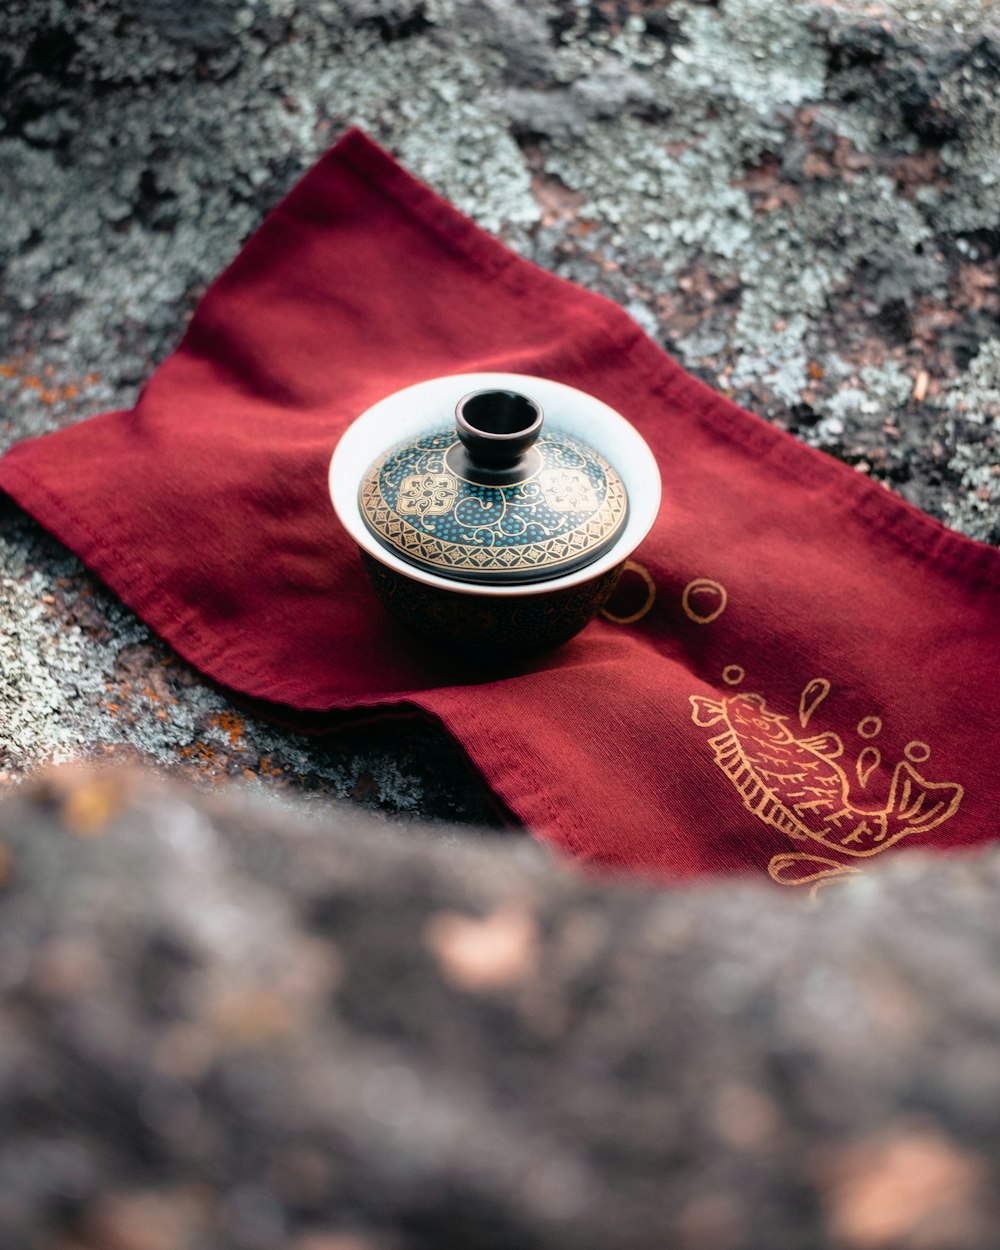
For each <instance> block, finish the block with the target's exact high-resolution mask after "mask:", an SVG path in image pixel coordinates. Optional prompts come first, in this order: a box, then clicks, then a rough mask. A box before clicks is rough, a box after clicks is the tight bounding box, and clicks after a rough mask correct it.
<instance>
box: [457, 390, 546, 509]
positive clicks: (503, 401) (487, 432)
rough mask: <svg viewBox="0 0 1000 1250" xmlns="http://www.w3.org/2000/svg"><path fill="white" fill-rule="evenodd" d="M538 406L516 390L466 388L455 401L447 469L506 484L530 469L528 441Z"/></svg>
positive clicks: (537, 426)
mask: <svg viewBox="0 0 1000 1250" xmlns="http://www.w3.org/2000/svg"><path fill="white" fill-rule="evenodd" d="M542 420H543V415H542V407H541V404H539V403H537V402H536V401H535V400H533V399H529V398H528V396H527V395H522V394H520V392H518V391H507V390H483V391H471V392H470V393H469V394H468V395H465V396H463V397H462V398H461V399H460V400H459V401H458V403H457V404H456V406H455V428H456V430H457V432H458V437H459V440H460V444H459V445H458V446H456V447H455V448H454V449H453V455H454V458H452V457H449V460H450V466H451V468H452V469H453V470H454V471H455V472H456V473H458V474H459V476H461V477H464V478H467V479H468V480H469V481H472V482H481V483H483V484H489V485H492V486H509V485H511V484H512V483H514V482H520V481H523V480H524V479H525V478H527V477H530V476H531V474H532V473H534V472H535V471H536V469H537V468H538V465H537V463H536V460H537V454H532V453H531V450H530V449H531V447H532V444H533V443H534V442H535V439H537V438H538V435H539V433H540V431H541V428H542Z"/></svg>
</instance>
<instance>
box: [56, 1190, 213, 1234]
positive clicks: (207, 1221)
mask: <svg viewBox="0 0 1000 1250" xmlns="http://www.w3.org/2000/svg"><path fill="white" fill-rule="evenodd" d="M212 1222H213V1215H212V1196H211V1195H210V1194H209V1193H208V1192H207V1191H206V1190H202V1189H200V1188H199V1187H197V1186H194V1185H190V1186H186V1185H176V1186H173V1187H172V1188H170V1189H165V1190H119V1191H117V1192H111V1193H106V1194H102V1195H101V1196H100V1197H99V1198H97V1199H96V1200H95V1201H93V1202H92V1203H90V1205H89V1206H87V1207H86V1208H85V1210H84V1211H83V1213H82V1214H81V1216H80V1217H79V1220H78V1223H79V1226H80V1231H81V1233H82V1235H83V1240H82V1242H76V1241H74V1242H73V1243H72V1244H73V1245H74V1246H79V1247H80V1250H92V1248H94V1247H97V1246H100V1247H101V1248H102V1250H184V1247H185V1246H190V1245H193V1244H194V1243H195V1242H197V1243H199V1244H201V1243H202V1242H203V1241H204V1239H205V1238H206V1237H207V1236H208V1232H209V1228H210V1225H211V1224H212ZM60 1244H61V1243H60Z"/></svg>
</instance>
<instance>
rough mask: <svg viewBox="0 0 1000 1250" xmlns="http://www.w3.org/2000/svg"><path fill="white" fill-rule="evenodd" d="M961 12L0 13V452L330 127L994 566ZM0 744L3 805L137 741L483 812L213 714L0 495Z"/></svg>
mask: <svg viewBox="0 0 1000 1250" xmlns="http://www.w3.org/2000/svg"><path fill="white" fill-rule="evenodd" d="M994 16H995V15H994V11H993V5H992V4H991V3H982V4H979V5H969V4H966V3H958V0H906V3H905V4H904V3H902V0H873V2H872V3H861V2H860V0H837V2H836V3H820V2H819V0H814V2H808V3H803V2H802V0H725V3H723V4H713V3H695V2H693V0H673V2H654V0H599V2H596V3H589V4H588V3H579V2H577V0H547V2H546V3H540V4H537V3H534V2H533V0H532V2H530V3H529V0H317V2H316V3H311V4H305V3H299V2H298V0H245V2H240V0H198V2H197V3H196V2H195V0H91V2H90V3H87V4H86V5H80V4H76V3H71V2H70V0H45V2H44V3H43V2H42V0H30V2H29V3H26V4H18V5H4V6H3V7H2V11H0V450H2V449H3V448H4V447H6V446H8V445H10V444H12V443H13V442H15V441H16V440H18V439H20V438H23V437H25V436H28V435H32V434H37V433H40V432H43V431H46V430H50V429H55V428H58V427H59V426H61V425H64V424H66V423H68V422H72V421H77V420H81V419H83V418H84V417H86V416H87V415H89V414H91V413H93V412H95V411H97V410H100V409H104V408H111V407H118V406H127V405H128V404H129V403H130V402H131V401H132V400H133V399H134V398H135V395H136V393H137V389H138V387H139V386H140V385H141V383H142V382H143V380H144V379H145V378H146V377H148V376H149V374H150V372H151V370H152V369H153V368H154V367H155V365H156V364H157V362H158V361H160V360H161V359H162V358H163V357H164V355H165V354H166V353H167V352H168V351H169V350H170V348H171V347H172V346H173V345H174V344H175V343H176V341H177V339H178V337H179V335H180V333H181V331H182V328H183V326H184V323H185V320H186V318H187V317H188V316H189V315H190V312H191V310H192V308H193V307H194V305H195V303H196V301H197V299H198V296H199V294H200V293H201V292H202V291H203V290H204V288H205V286H206V284H207V283H208V282H209V281H210V280H211V279H212V278H213V277H214V276H215V275H216V274H217V273H218V272H219V270H220V269H221V268H222V267H223V266H224V265H225V263H226V262H227V261H228V260H229V259H230V258H231V256H232V255H233V254H234V253H235V252H236V250H237V249H238V248H239V246H240V243H241V240H242V239H244V238H245V237H246V235H247V234H248V233H249V231H250V230H252V229H253V227H254V226H255V225H256V224H257V223H258V222H259V221H260V220H261V218H262V216H263V215H264V213H265V212H266V211H267V209H268V208H269V207H270V206H271V205H273V204H274V203H275V201H276V200H277V199H278V198H279V197H280V196H281V195H282V194H283V193H284V192H285V191H286V190H287V189H288V188H289V187H290V185H291V184H292V183H293V182H294V180H295V179H296V178H297V177H298V176H299V175H300V174H301V173H302V172H303V171H304V170H305V169H306V168H307V167H308V166H309V165H310V163H311V162H312V161H313V160H314V159H315V158H316V157H317V156H318V155H319V154H320V153H321V152H322V151H323V150H324V149H325V148H326V147H327V146H328V145H329V144H330V143H331V142H332V141H333V140H334V139H335V138H336V136H337V134H338V133H339V132H340V131H341V130H342V129H343V128H344V127H345V126H346V125H348V124H349V123H360V124H362V125H363V126H365V127H366V128H367V129H368V130H369V131H370V132H371V133H372V134H373V135H374V137H375V138H377V139H378V140H380V141H381V142H382V143H384V144H385V145H386V146H388V147H389V148H390V149H392V150H393V151H395V152H396V153H397V154H398V155H399V157H400V158H401V159H402V160H403V161H404V162H405V163H406V164H408V165H409V166H410V167H411V168H412V169H413V170H414V171H415V172H416V173H417V174H418V175H420V176H422V177H423V178H425V179H426V180H428V181H429V182H430V183H431V184H432V185H433V186H435V187H436V188H437V189H439V190H440V191H442V192H443V193H444V194H445V195H446V196H448V197H449V198H450V199H452V200H453V201H454V202H455V203H456V204H457V205H458V206H459V207H460V208H462V209H463V210H465V211H466V212H468V213H470V214H471V215H472V216H473V217H474V218H475V219H476V220H478V221H479V222H480V223H481V224H482V225H484V226H485V227H487V228H488V229H490V230H493V231H495V232H497V233H499V234H500V236H501V237H502V238H504V239H505V240H506V241H507V242H508V243H509V244H510V245H511V246H513V247H515V248H517V249H518V250H520V251H521V252H522V253H524V254H526V255H527V256H529V257H531V258H532V259H534V260H536V261H537V262H539V263H540V264H542V265H543V266H546V267H548V268H550V269H553V270H554V271H556V272H558V273H560V274H562V275H563V276H565V277H567V278H570V279H573V280H576V281H579V282H581V283H583V284H585V285H587V286H589V287H592V288H593V289H596V290H599V291H601V292H603V293H605V294H607V295H609V296H610V297H611V298H613V299H615V300H617V301H619V302H620V303H621V304H623V305H624V306H625V307H626V308H627V309H628V310H629V312H630V313H631V314H632V315H633V316H634V317H635V318H636V319H637V320H638V321H639V322H640V323H641V324H642V325H643V327H644V328H645V329H647V330H648V332H649V333H650V334H652V335H653V336H654V338H656V339H657V340H658V341H659V342H660V343H662V344H663V345H664V346H665V347H666V348H667V349H668V350H670V351H671V352H673V353H674V354H676V356H677V357H678V358H679V359H680V360H681V361H682V362H683V363H684V364H685V365H686V366H687V367H688V368H689V369H691V370H692V371H694V372H695V373H696V374H698V375H699V376H700V377H702V378H704V379H706V380H707V381H708V382H710V383H711V384H712V385H714V386H717V387H719V388H720V389H722V390H723V391H725V392H726V393H727V394H730V395H732V396H733V397H734V398H735V399H737V400H738V401H739V402H741V403H743V404H745V405H747V406H748V407H750V408H752V409H754V410H756V411H758V412H760V413H762V414H763V415H764V416H766V417H767V418H768V419H769V420H771V421H773V422H775V423H776V424H778V425H780V426H783V427H785V428H787V429H789V430H791V431H792V432H793V433H794V434H796V435H797V436H798V437H800V438H802V439H804V440H806V441H808V442H810V443H812V444H814V445H816V446H818V447H821V448H823V449H825V450H826V451H828V452H829V453H830V454H832V455H835V456H837V457H839V458H841V459H843V460H845V461H847V462H848V463H850V464H852V465H854V466H855V467H856V468H857V469H858V471H860V472H864V473H868V474H871V475H872V476H874V477H876V478H878V479H879V480H880V481H883V482H885V483H886V485H887V486H888V487H890V488H891V489H893V490H896V491H898V492H900V493H901V494H902V495H904V496H905V497H906V498H908V499H909V500H911V501H912V502H914V503H916V504H917V505H918V506H920V507H922V508H924V509H926V510H927V511H929V512H930V513H932V514H933V515H935V516H938V517H940V518H942V519H943V520H945V521H946V522H947V523H948V524H950V525H952V526H955V527H956V528H958V529H960V530H962V531H964V532H965V533H967V534H969V535H971V536H973V537H976V538H980V539H983V540H985V541H987V542H991V543H997V542H1000V508H998V503H1000V455H998V414H1000V333H998V328H997V318H998V313H1000V288H998V255H1000V229H998V221H1000V178H998V175H997V170H998V169H1000V91H998V90H997V87H998V82H1000V33H998V28H997V27H994V26H992V25H990V22H991V21H992V20H993V17H994ZM109 471H110V472H113V466H112V467H109ZM120 485H121V489H122V490H123V491H125V490H128V489H130V488H131V484H130V483H128V482H122V483H121V484H120ZM0 724H2V726H3V728H2V731H0V777H3V778H5V779H7V780H8V781H9V780H11V779H15V778H18V777H21V776H23V775H24V774H25V773H26V772H28V771H30V770H31V769H32V768H33V767H35V766H37V764H38V763H39V762H41V761H43V760H46V759H52V758H56V759H59V758H67V757H74V758H75V757H81V756H83V757H93V756H96V755H104V754H111V755H114V756H120V755H123V754H124V755H130V754H134V753H138V754H140V755H141V756H143V757H144V758H147V759H151V760H154V761H156V762H158V763H159V764H161V765H165V766H168V767H170V768H173V769H175V770H180V771H186V772H188V773H191V774H193V775H196V776H198V777H199V778H201V779H203V780H205V781H207V782H215V781H218V780H221V779H223V778H226V777H233V776H237V777H240V776H243V775H244V774H246V775H248V776H250V777H251V778H253V779H254V780H255V784H258V785H260V786H261V787H263V788H265V789H267V790H268V791H269V792H276V793H280V792H282V791H283V790H294V791H300V792H304V793H307V794H312V795H314V796H317V797H318V798H319V799H321V800H323V801H325V800H326V799H327V798H329V797H330V796H338V797H343V796H350V797H353V798H355V799H357V800H359V801H360V802H363V803H367V804H369V805H372V806H376V807H380V808H383V809H386V810H392V811H402V812H418V813H422V814H424V815H432V816H438V817H444V818H450V817H461V818H463V819H466V820H477V821H480V822H483V823H489V821H490V820H491V819H492V817H491V814H490V812H489V809H488V808H487V807H486V806H485V804H484V802H483V800H482V796H481V795H480V793H479V790H478V787H477V785H476V783H475V782H474V781H473V780H472V779H471V778H470V777H469V775H468V773H467V771H466V769H465V767H464V765H463V763H462V761H461V760H460V759H459V758H457V757H456V755H455V752H454V751H453V749H452V748H451V747H450V745H449V744H448V743H447V742H446V741H445V740H444V739H443V738H440V737H439V736H438V735H435V734H434V733H433V731H432V730H429V729H427V728H426V727H420V728H419V729H414V728H413V727H405V726H394V727H389V726H386V727H383V728H381V729H371V728H370V729H366V730H364V731H360V730H352V731H351V732H350V733H349V734H345V735H341V736H340V737H339V738H336V739H331V740H324V741H318V740H317V741H309V740H307V739H303V738H300V737H296V736H295V735H292V734H288V733H284V732H281V731H279V730H275V729H273V728H271V727H269V726H267V725H265V724H263V723H261V722H259V721H257V720H255V719H254V718H253V717H251V716H244V715H242V714H238V713H237V712H236V711H235V710H234V709H233V708H232V706H231V705H230V704H229V702H228V700H227V699H226V698H225V697H224V696H223V695H222V694H219V693H218V692H216V691H214V690H212V689H210V688H209V687H208V686H207V685H205V683H204V682H203V681H201V680H200V679H199V678H198V677H197V676H196V675H195V674H193V673H191V672H190V671H188V670H186V669H185V668H184V666H183V665H182V664H180V663H179V662H178V661H177V660H176V659H175V657H173V656H172V655H171V654H170V653H169V652H168V651H167V650H166V649H165V648H164V647H163V646H161V645H160V644H159V643H158V642H157V641H156V640H155V639H153V638H151V637H150V635H149V633H148V631H147V630H146V629H145V628H144V627H143V626H142V625H141V624H140V623H139V622H137V621H136V620H135V619H134V617H132V616H131V615H130V614H129V613H128V612H127V611H125V610H124V609H123V608H121V607H120V606H119V605H118V604H117V603H115V602H114V601H113V600H112V599H111V598H109V596H108V595H107V594H105V593H104V592H103V591H102V589H101V587H100V586H99V585H98V584H97V583H96V582H95V581H94V579H93V578H91V577H90V576H89V575H88V574H87V573H86V572H85V571H84V570H83V569H82V568H81V566H80V565H79V563H78V562H77V561H76V560H74V559H72V558H71V557H69V556H67V555H66V553H65V552H64V551H63V550H62V549H61V548H59V546H58V545H57V544H56V543H54V542H52V541H51V540H49V539H48V538H46V537H45V536H44V535H42V534H41V533H40V532H39V531H38V530H37V528H36V527H34V526H33V525H32V524H30V523H29V522H27V521H26V520H25V518H24V517H23V516H21V515H20V514H18V513H17V512H16V511H15V510H14V509H13V508H12V507H10V506H9V505H3V504H0Z"/></svg>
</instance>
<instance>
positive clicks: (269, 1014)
mask: <svg viewBox="0 0 1000 1250" xmlns="http://www.w3.org/2000/svg"><path fill="white" fill-rule="evenodd" d="M297 1016H298V1013H296V1012H295V1011H294V1010H293V1009H292V1006H291V1004H290V1003H289V1002H288V1000H287V999H286V998H284V997H283V996H282V995H281V994H277V993H275V992H274V990H270V989H263V988H260V989H228V990H226V991H224V992H223V993H222V995H221V997H220V998H219V999H218V1000H217V1001H216V1002H215V1003H214V1004H213V1009H212V1024H213V1025H214V1028H215V1031H216V1032H217V1033H218V1034H220V1035H221V1037H222V1038H224V1039H225V1040H226V1041H230V1042H237V1043H246V1044H251V1045H252V1044H254V1043H260V1042H269V1041H273V1040H274V1039H275V1038H279V1037H283V1036H286V1035H287V1034H289V1033H292V1032H294V1031H295V1028H296V1026H297V1025H298V1024H299V1023H300V1021H299V1019H298V1018H297Z"/></svg>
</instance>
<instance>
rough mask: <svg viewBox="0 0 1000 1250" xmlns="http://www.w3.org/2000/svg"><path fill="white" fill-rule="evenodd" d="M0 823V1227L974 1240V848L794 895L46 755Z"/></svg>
mask: <svg viewBox="0 0 1000 1250" xmlns="http://www.w3.org/2000/svg"><path fill="white" fill-rule="evenodd" d="M0 856H2V858H0V869H2V876H3V884H2V887H0V990H2V996H0V1122H2V1123H3V1126H4V1128H3V1134H2V1139H0V1244H2V1245H4V1246H5V1247H12V1248H13V1247H16V1248H17V1250H22V1248H23V1250H442V1248H443V1247H447V1248H448V1250H591V1248H593V1250H651V1248H652V1247H668V1246H669V1247H671V1248H675V1250H759V1248H760V1247H762V1246H766V1247H768V1250H820V1248H821V1247H831V1248H834V1250H922V1248H930V1247H933V1248H934V1250H992V1248H994V1247H997V1246H1000V1220H998V1216H1000V1209H998V1194H1000V1138H998V1136H997V1133H996V1126H997V1123H998V1117H1000V1040H998V1039H1000V995H998V993H997V979H996V966H997V960H998V957H1000V917H998V912H997V908H996V892H997V889H998V887H1000V857H998V856H997V854H996V853H988V854H985V855H984V854H979V855H975V856H968V857H965V858H962V857H948V858H942V857H940V856H939V857H937V858H935V859H933V860H931V861H927V860H922V859H920V858H917V857H911V858H907V859H905V860H903V859H900V860H897V861H896V862H895V864H893V865H891V866H890V867H889V868H887V869H885V870H883V871H878V870H876V871H874V872H872V873H871V874H870V875H868V876H866V877H865V878H864V880H863V881H859V882H857V883H855V884H852V885H846V886H844V887H842V888H841V889H840V890H839V891H837V892H832V893H831V894H830V895H829V896H825V895H822V894H821V895H820V896H819V900H818V902H817V904H816V905H815V906H813V907H812V908H809V907H804V906H803V904H802V902H801V900H800V899H799V898H795V899H789V898H787V897H785V896H784V895H781V894H776V893H774V892H772V891H770V890H768V889H766V888H764V887H762V888H756V887H753V886H749V885H747V886H744V887H740V888H729V889H721V888H716V889H709V890H701V891H687V892H675V893H672V894H667V893H662V892H653V891H644V890H641V889H634V888H633V889H626V888H624V887H617V888H608V887H607V886H606V885H603V884H600V883H595V882H589V881H587V880H585V879H584V878H583V877H582V876H579V875H576V874H572V873H567V872H566V871H565V870H564V869H562V868H559V867H556V866H554V865H553V864H552V863H550V862H549V861H548V860H547V859H546V857H545V855H544V853H543V852H542V851H541V849H540V848H538V847H537V846H534V845H532V844H530V843H528V842H526V841H521V842H519V843H515V844H513V845H512V844H509V843H507V844H503V843H494V844H493V845H489V844H487V843H484V842H483V840H482V839H480V838H475V837H470V836H469V835H467V834H462V833H457V832H454V831H441V832H440V833H439V835H438V836H432V835H431V834H429V833H427V832H420V831H419V830H418V829H412V828H411V829H408V830H405V831H402V832H400V831H399V830H394V829H391V828H388V827H387V826H386V825H385V823H384V822H383V823H377V822H375V821H373V820H372V819H371V818H370V817H366V816H364V815H361V814H358V813H357V812H356V811H355V810H352V809H351V808H350V807H349V806H347V805H340V806H338V807H335V808H334V809H332V811H331V813H329V814H328V817H327V819H326V820H324V821H319V820H317V819H316V818H315V816H304V815H301V814H300V815H298V816H295V817H293V816H292V815H291V814H289V813H286V812H281V811H278V810H277V809H275V808H274V807H273V806H270V805H269V806H265V805H264V804H263V803H262V801H261V800H260V799H259V798H258V799H257V800H256V802H255V803H253V804H249V803H247V802H242V803H240V802H237V801H236V799H235V798H234V797H232V796H227V797H222V798H220V797H218V796H211V795H209V796H206V795H205V794H204V792H203V791H198V790H192V789H190V788H182V787H180V786H179V785H176V784H175V785H172V786H168V785H166V784H165V783H162V782H160V783H157V784H152V783H150V782H149V781H148V780H145V779H143V778H142V777H140V776H138V775H133V774H130V773H128V772H122V771H116V770H110V771H109V770H104V771H101V772H96V773H95V772H84V773H75V772H72V771H68V770H58V771H54V772H52V773H50V774H49V775H48V776H46V777H44V778H42V779H41V780H39V781H36V782H32V783H28V784H27V785H25V786H23V787H20V788H19V790H18V791H17V792H16V793H15V794H14V795H13V796H8V798H7V800H6V802H5V803H4V804H2V805H0Z"/></svg>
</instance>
